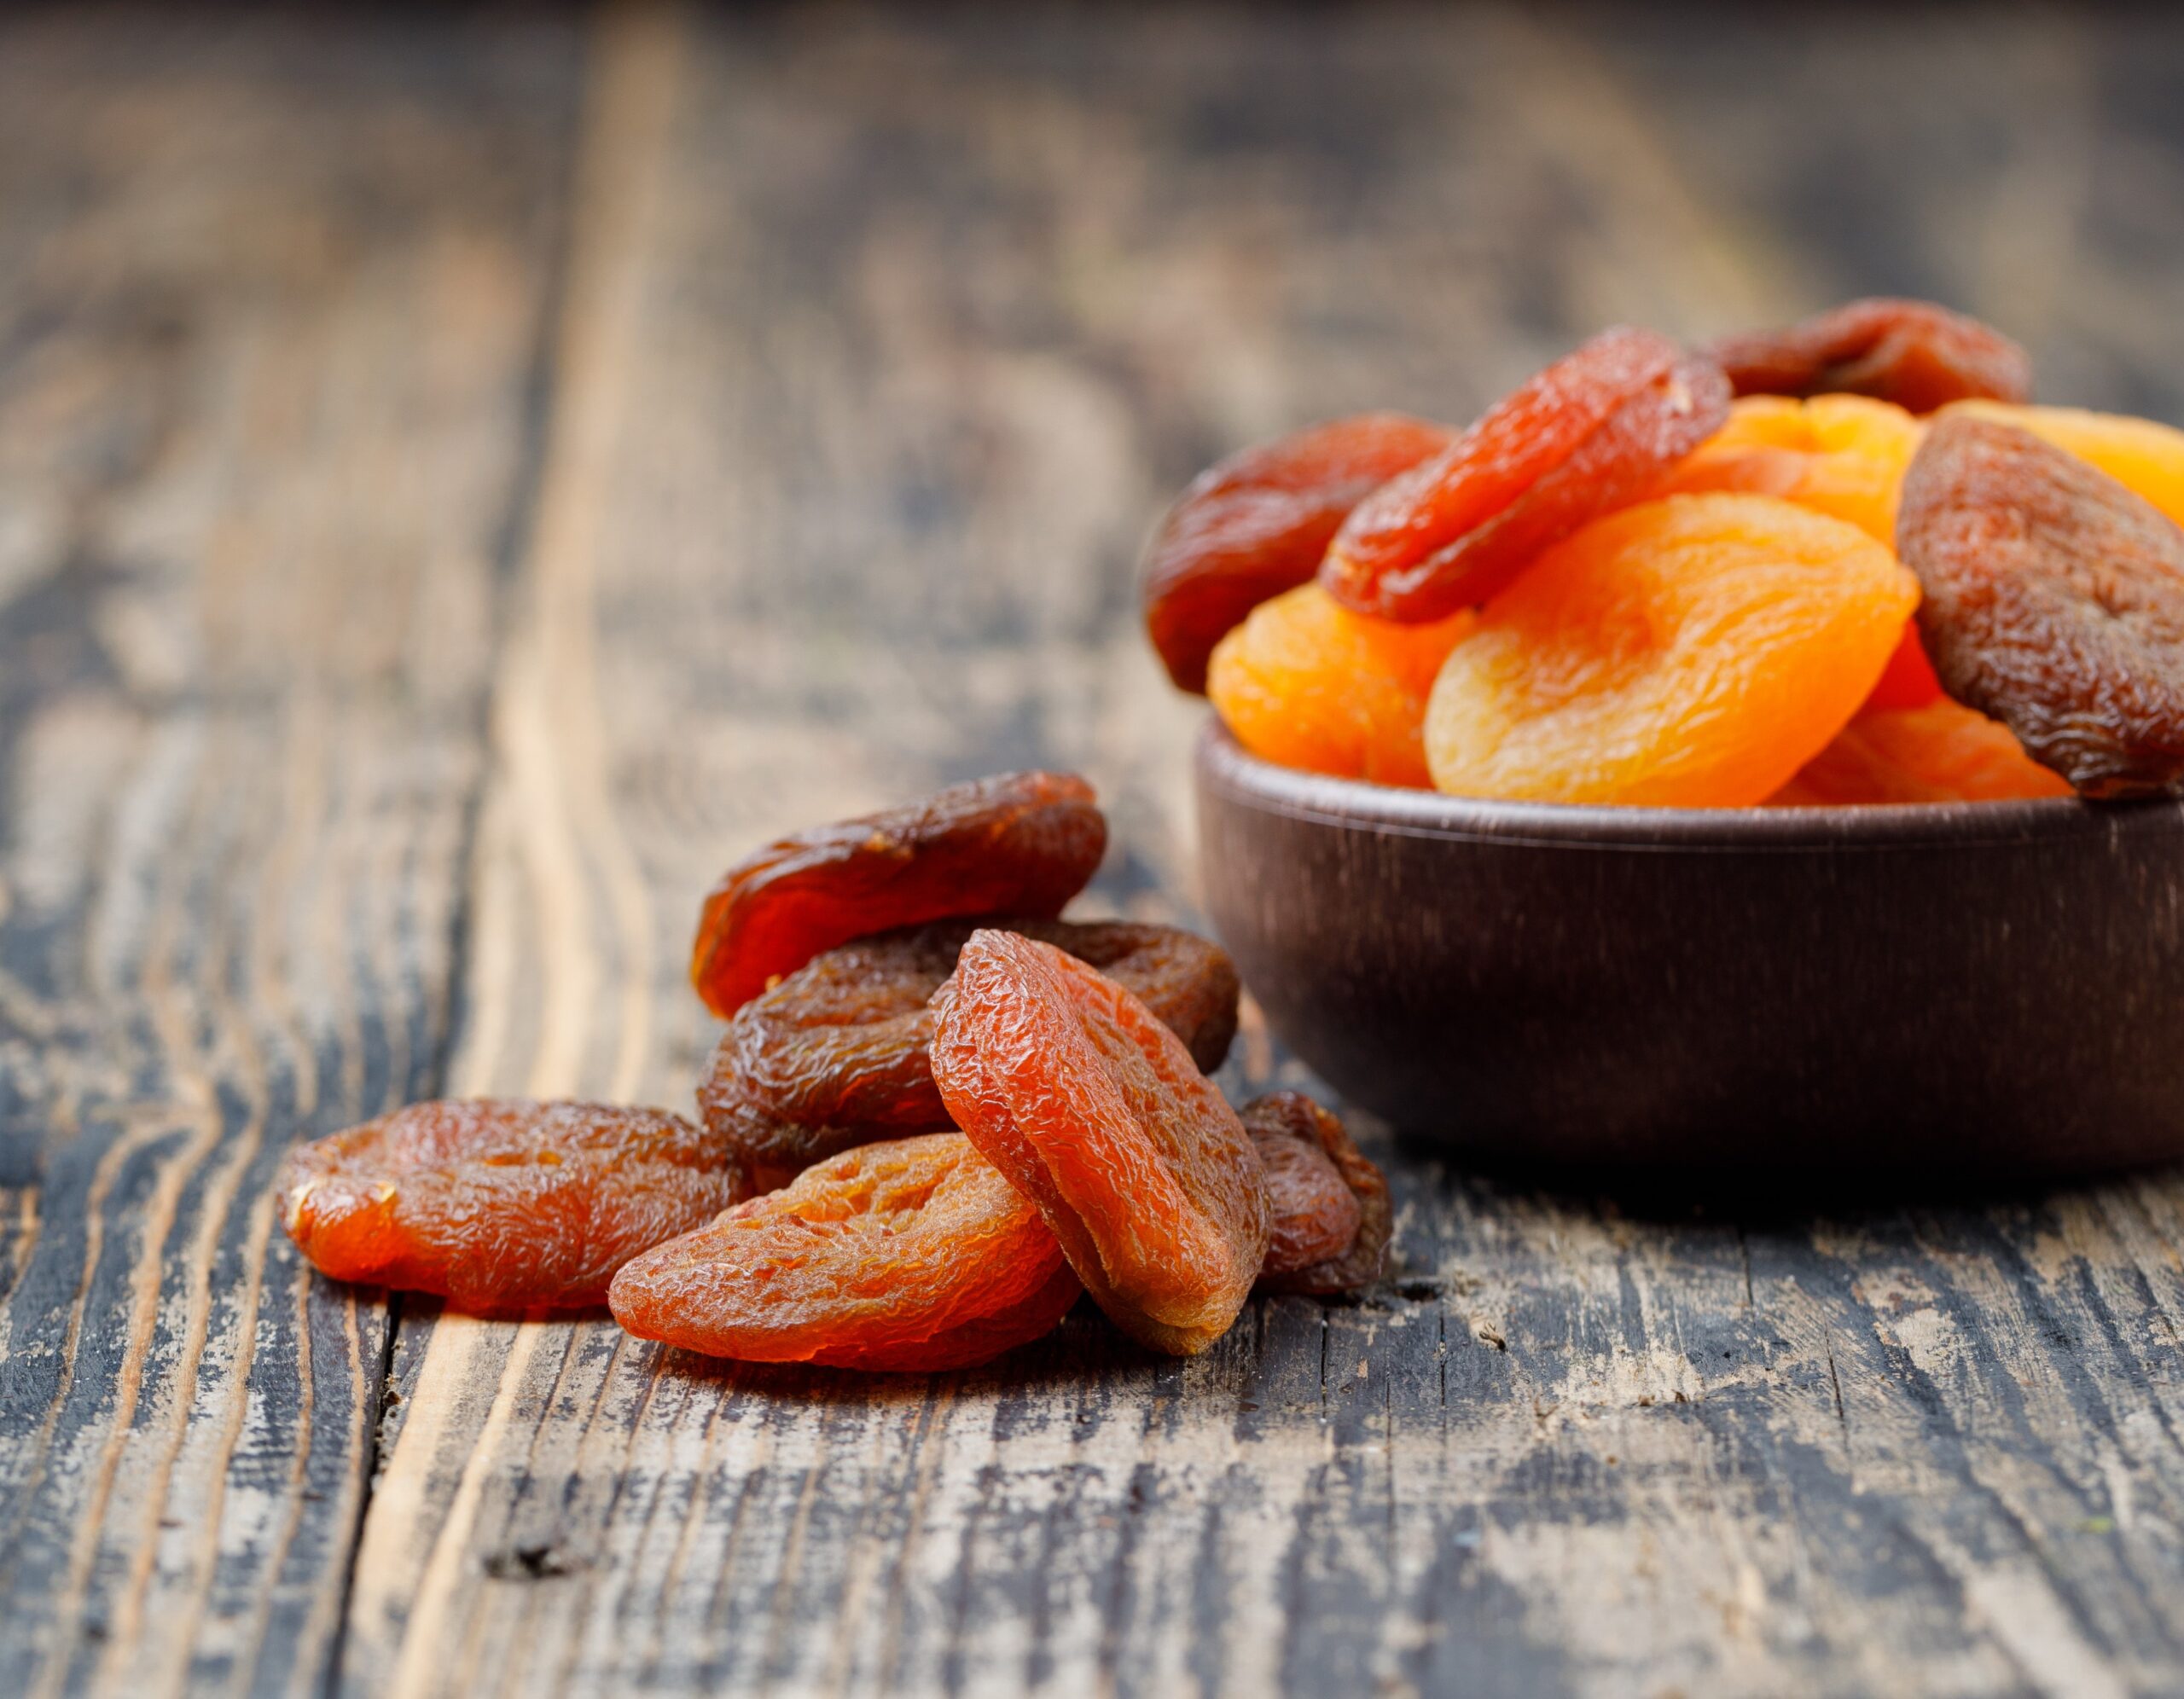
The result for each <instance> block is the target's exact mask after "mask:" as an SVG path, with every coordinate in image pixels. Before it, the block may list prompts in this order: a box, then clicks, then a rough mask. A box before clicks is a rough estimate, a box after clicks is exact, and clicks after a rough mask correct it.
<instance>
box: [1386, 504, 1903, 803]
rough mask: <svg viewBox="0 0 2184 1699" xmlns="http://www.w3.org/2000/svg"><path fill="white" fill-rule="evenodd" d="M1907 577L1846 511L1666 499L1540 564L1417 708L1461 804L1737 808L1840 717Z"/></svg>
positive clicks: (1897, 627)
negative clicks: (1504, 800) (1481, 800)
mask: <svg viewBox="0 0 2184 1699" xmlns="http://www.w3.org/2000/svg"><path fill="white" fill-rule="evenodd" d="M1918 594H1919V591H1918V586H1917V585H1916V584H1915V583H1914V582H1913V581H1912V578H1911V576H1910V574H1909V573H1908V572H1906V571H1904V570H1903V568H1902V566H1900V565H1897V563H1896V559H1895V557H1894V556H1893V555H1891V554H1890V553H1889V552H1888V550H1886V549H1885V548H1882V547H1881V546H1880V545H1879V543H1877V542H1874V541H1873V539H1872V538H1871V537H1869V536H1867V535H1866V534H1865V533H1864V532H1863V531H1860V530H1858V529H1857V528H1856V526H1854V525H1847V524H1845V523H1844V521H1843V520H1840V519H1829V518H1828V517H1827V516H1826V515H1825V514H1821V513H1813V512H1811V511H1809V509H1807V508H1804V507H1797V506H1795V505H1793V504H1792V503H1791V502H1785V501H1782V500H1780V499H1779V498H1777V497H1775V496H1733V495H1720V496H1669V497H1668V498H1666V499H1665V500H1663V501H1658V502H1645V503H1643V504H1641V505H1640V506H1638V507H1628V508H1625V509H1623V511H1622V512H1620V513H1611V514H1609V515H1608V516H1607V517H1606V519H1596V520H1594V522H1593V524H1591V525H1588V526H1587V527H1586V528H1585V529H1584V530H1583V531H1579V532H1578V533H1577V535H1576V536H1572V537H1571V538H1570V539H1569V540H1568V541H1567V542H1564V543H1562V544H1561V545H1560V546H1559V547H1557V548H1554V549H1551V550H1550V551H1548V553H1547V554H1544V555H1542V557H1541V558H1540V559H1539V560H1537V561H1536V562H1534V563H1533V565H1532V566H1531V570H1529V571H1526V572H1525V574H1524V576H1523V577H1520V578H1519V579H1518V580H1517V582H1516V583H1513V584H1512V585H1511V586H1510V587H1509V588H1508V589H1507V590H1505V591H1503V592H1502V594H1501V595H1499V596H1497V597H1496V599H1495V600H1493V601H1491V602H1490V603H1488V604H1487V606H1486V607H1485V608H1484V609H1483V610H1482V611H1481V612H1480V614H1479V621H1478V627H1477V628H1476V629H1474V630H1472V633H1471V634H1470V635H1467V636H1466V637H1464V638H1462V639H1461V640H1460V641H1458V642H1457V644H1456V646H1455V648H1454V649H1452V650H1450V651H1449V658H1448V661H1447V662H1446V664H1443V667H1442V669H1441V676H1440V678H1439V679H1438V681H1436V683H1435V684H1434V687H1433V696H1432V701H1431V703H1430V704H1429V705H1428V706H1427V709H1426V760H1427V762H1428V763H1429V764H1430V765H1431V766H1432V771H1433V780H1434V783H1435V784H1436V785H1437V786H1438V787H1439V788H1440V789H1442V790H1443V791H1446V792H1452V793H1454V794H1456V795H1459V796H1472V797H1516V798H1530V799H1533V800H1537V801H1546V802H1570V803H1648V804H1653V805H1656V806H1664V807H1685V808H1705V807H1730V808H1734V807H1741V806H1745V805H1749V804H1752V803H1759V802H1762V801H1764V800H1765V799H1766V798H1767V797H1770V796H1772V795H1773V794H1774V793H1775V792H1776V791H1778V790H1780V788H1781V787H1782V786H1783V785H1784V784H1786V783H1787V782H1788V780H1789V779H1790V777H1791V775H1792V774H1794V773H1796V772H1797V770H1798V768H1800V767H1802V766H1804V764H1805V763H1806V762H1808V761H1809V760H1811V759H1812V757H1814V756H1815V755H1817V754H1819V753H1820V751H1821V749H1822V748H1823V747H1825V746H1826V745H1827V742H1828V740H1829V739H1831V738H1833V736H1834V735H1835V734H1836V733H1837V732H1838V731H1840V730H1841V729H1842V728H1843V727H1844V724H1845V723H1846V722H1848V721H1849V720H1850V716H1851V714H1852V713H1853V712H1854V711H1855V710H1856V709H1857V707H1858V705H1859V704H1860V703H1861V702H1862V701H1863V700H1864V699H1865V698H1866V696H1867V693H1868V692H1870V691H1871V690H1872V688H1873V684H1874V682H1875V681H1877V680H1878V679H1879V677H1880V675H1881V670H1882V668H1883V667H1884V666H1885V665H1886V664H1887V662H1888V658H1889V655H1890V652H1891V651H1892V650H1893V649H1894V648H1895V647H1896V641H1897V637H1898V635H1899V634H1900V633H1901V631H1902V628H1903V622H1904V619H1905V618H1906V617H1907V616H1908V614H1909V612H1910V611H1911V609H1912V607H1913V606H1914V604H1915V603H1916V601H1917V600H1918Z"/></svg>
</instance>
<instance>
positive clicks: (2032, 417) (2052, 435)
mask: <svg viewBox="0 0 2184 1699" xmlns="http://www.w3.org/2000/svg"><path fill="white" fill-rule="evenodd" d="M1949 412H1950V413H1951V414H1956V413H1966V414H1969V415H1972V417H1973V418H1976V419H1992V420H1998V421H2000V422H2001V423H2002V424H2004V425H2014V426H2017V427H2018V429H2019V430H2022V431H2030V432H2032V434H2033V435H2034V436H2036V437H2037V438H2040V440H2041V441H2042V442H2043V443H2051V444H2053V445H2054V446H2055V447H2057V448H2059V449H2066V450H2068V451H2069V452H2070V453H2071V454H2074V455H2077V457H2078V458H2079V459H2080V460H2082V461H2087V462H2088V463H2089V464H2091V465H2093V466H2096V467H2100V470H2101V471H2103V472H2105V473H2107V474H2108V475H2109V476H2110V477H2111V478H2114V479H2115V480H2116V481H2117V483H2118V484H2122V485H2123V487H2124V488H2125V489H2126V490H2131V491H2132V492H2133V493H2135V494H2136V495H2140V496H2145V497H2146V500H2147V501H2149V502H2152V503H2153V505H2154V506H2155V507H2158V508H2160V509H2161V511H2162V512H2163V513H2166V514H2168V515H2169V518H2170V519H2174V520H2175V522H2176V523H2177V524H2178V525H2184V431H2179V430H2178V429H2177V428H2176V427H2175V426H2173V425H2163V424H2158V423H2157V422H2156V421H2155V420H2151V419H2133V418H2130V417H2129V416H2127V415H2123V414H2120V413H2089V412H2088V411H2086V410H2085V409H2083V408H2078V407H2006V406H2004V405H2002V404H2001V403H1999V402H1992V401H1966V402H1960V403H1958V404H1957V405H1956V406H1955V407H1953V408H1951V409H1949Z"/></svg>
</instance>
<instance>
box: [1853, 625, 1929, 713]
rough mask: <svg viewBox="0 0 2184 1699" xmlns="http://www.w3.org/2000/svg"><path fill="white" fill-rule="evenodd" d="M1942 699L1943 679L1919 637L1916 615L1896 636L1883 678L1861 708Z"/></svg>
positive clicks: (1911, 705) (1916, 704) (1913, 705)
mask: <svg viewBox="0 0 2184 1699" xmlns="http://www.w3.org/2000/svg"><path fill="white" fill-rule="evenodd" d="M1941 699H1942V681H1941V680H1940V679H1939V678H1938V677H1937V676H1936V675H1935V673H1934V664H1933V663H1932V662H1931V661H1930V660H1928V659H1927V658H1926V645H1924V644H1923V643H1921V642H1920V641H1919V622H1918V620H1917V619H1916V618H1911V619H1908V620H1906V621H1904V623H1903V635H1902V636H1901V637H1899V638H1897V639H1896V650H1895V652H1894V653H1893V654H1891V655H1890V656H1889V658H1888V664H1887V665H1886V666H1885V667H1883V668H1882V669H1881V674H1880V682H1879V683H1878V684H1876V685H1875V686H1873V693H1872V694H1871V695H1869V696H1868V697H1867V698H1866V702H1865V706H1864V707H1863V708H1862V709H1861V710H1859V711H1860V712H1862V713H1873V712H1875V711H1878V710H1883V709H1895V708H1923V707H1925V706H1926V705H1927V704H1928V703H1929V702H1938V701H1940V700H1941Z"/></svg>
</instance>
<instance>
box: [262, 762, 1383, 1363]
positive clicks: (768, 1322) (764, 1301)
mask: <svg viewBox="0 0 2184 1699" xmlns="http://www.w3.org/2000/svg"><path fill="white" fill-rule="evenodd" d="M1106 848H1107V821H1106V817H1105V816H1104V815H1102V814H1101V811H1100V809H1099V808H1098V806H1097V805H1096V803H1095V798H1094V797H1093V793H1092V789H1091V787H1090V786H1089V785H1087V784H1086V783H1085V782H1084V781H1083V780H1082V779H1078V778H1077V777H1075V776H1073V775H1071V774H1053V773H1017V774H1002V775H1001V776H999V777H996V778H992V779H985V780H977V781H975V782H973V783H970V784H967V785H959V786H954V787H952V788H950V789H948V790H945V791H942V792H938V794H936V795H934V796H932V797H927V798H926V800H924V801H923V802H921V803H914V804H911V805H909V806H908V807H903V808H898V809H890V810H888V811H886V812H885V813H881V814H877V815H867V816H864V817H863V818H860V819H857V820H850V821H840V822H839V823H836V824H834V825H830V826H820V827H816V828H815V829H813V830H810V831H807V832H798V833H796V834H794V835H793V836H791V837H788V838H783V839H781V841H780V842H778V843H775V844H769V845H768V846H766V847H765V848H764V849H763V850H759V851H758V853H757V854H755V855H751V856H749V857H747V858H746V859H745V860H744V861H741V862H739V863H738V864H737V865H736V866H735V867H732V868H730V869H729V872H728V873H727V874H726V875H725V876H724V877H723V878H722V880H721V882H720V883H719V884H717V886H716V887H715V888H714V889H713V890H712V893H711V894H710V895H709V896H707V898H706V903H705V907H704V911H703V913H702V914H701V915H700V920H699V925H698V936H697V942H696V946H695V948H694V951H693V953H692V960H691V978H692V981H693V983H694V984H695V986H696V988H697V989H698V993H699V994H700V996H701V997H702V998H704V1000H705V1001H706V1005H707V1006H709V1007H710V1008H711V1009H712V1011H713V1012H715V1013H716V1014H717V1015H720V1016H722V1017H723V1018H725V1019H726V1020H727V1022H728V1029H727V1031H726V1033H725V1034H724V1035H723V1037H722V1039H721V1041H720V1044H719V1047H718V1048H717V1051H716V1052H715V1053H714V1056H713V1059H712V1065H711V1067H710V1068H709V1070H707V1073H706V1078H705V1081H703V1083H702V1084H701V1085H700V1088H699V1092H698V1102H699V1109H700V1116H701V1119H702V1121H703V1123H704V1124H703V1126H702V1127H700V1126H696V1125H694V1124H692V1123H691V1122H688V1121H686V1120H684V1119H683V1117H681V1116H675V1115H670V1114H666V1113H665V1112H663V1111H660V1110H649V1109H631V1108H623V1107H618V1106H615V1105H604V1104H584V1103H533V1102H524V1101H517V1100H513V1099H487V1100H473V1101H450V1102H440V1103H421V1104H413V1105H410V1107H408V1108H406V1109H403V1110H397V1111H395V1112H394V1113H392V1114H391V1115H386V1116H381V1117H380V1118H379V1119H378V1120H375V1121H372V1122H366V1123H365V1124H364V1125H363V1126H361V1127H357V1128H351V1129H350V1130H348V1131H347V1132H344V1133H338V1134H334V1135H333V1136H332V1137H330V1138H326V1139H319V1140H318V1141H317V1142H316V1143H315V1144H311V1145H305V1146H303V1147H302V1148H300V1149H299V1150H298V1151H295V1152H294V1153H293V1155H292V1156H291V1157H289V1159H288V1167H287V1169H286V1172H285V1173H284V1174H283V1176H282V1191H281V1200H280V1203H281V1219H282V1222H283V1224H284V1225H285V1226H287V1228H288V1232H289V1234H290V1235H291V1236H292V1237H293V1238H294V1239H295V1241H296V1243H297V1244H298V1245H299V1246H300V1247H301V1248H302V1250H303V1252H304V1254H305V1255H306V1256H307V1257H309V1258H310V1260H311V1261H312V1262H313V1263H314V1264H315V1265H317V1267H318V1268H320V1269H321V1270H322V1271H323V1272H324V1273H328V1274H329V1275H332V1276H334V1278H336V1279H345V1280H356V1281H363V1282H369V1283H371V1284H378V1285H385V1286H392V1287H399V1288H404V1289H408V1290H420V1291H427V1292H435V1293H439V1294H440V1295H442V1296H444V1297H446V1298H447V1299H448V1300H449V1301H450V1302H453V1303H455V1304H456V1305H458V1306H460V1307H462V1308H468V1309H472V1310H478V1311H483V1312H485V1313H510V1312H520V1311H523V1310H528V1309H538V1308H586V1307H596V1306H597V1305H599V1304H601V1303H605V1304H607V1306H609V1307H610V1308H612V1309H613V1313H614V1315H615V1318H616V1319H618V1320H619V1322H620V1323H621V1324H622V1325H623V1326H624V1327H625V1328H626V1329H628V1330H629V1331H630V1332H631V1333H634V1334H636V1335H638V1336H639V1337H643V1338H648V1339H658V1340H664V1341H666V1342H669V1343H671V1344H673V1345H678V1346H682V1347H684V1348H688V1349H690V1350H694V1351H700V1352H705V1353H707V1354H712V1355H715V1356H723V1357H734V1358H741V1359H745V1360H752V1361H758V1362H809V1363H821V1364H828V1365H831V1366H838V1367H843V1368H852V1369H866V1370H905V1371H935V1370H942V1369H955V1368H966V1367H969V1366H973V1365H975V1364H979V1363H983V1362H985V1361H987V1360H989V1359H990V1358H992V1357H995V1356H996V1355H998V1354H1000V1353H1002V1352H1003V1351H1006V1350H1008V1349H1009V1348H1011V1347H1012V1346H1016V1345H1020V1344H1024V1343H1025V1342H1029V1341H1031V1340H1033V1339H1036V1338H1037V1337H1039V1336H1041V1335H1042V1334H1044V1333H1046V1332H1048V1331H1049V1330H1051V1329H1052V1328H1053V1327H1054V1325H1056V1324H1057V1323H1058V1322H1059V1321H1060V1319H1061V1318H1062V1316H1063V1314H1064V1313H1066V1311H1067V1310H1068V1309H1069V1308H1070V1307H1071V1306H1072V1304H1074V1303H1075V1302H1077V1298H1078V1297H1079V1296H1081V1295H1082V1294H1083V1293H1085V1292H1088V1291H1089V1293H1090V1294H1091V1296H1092V1297H1093V1300H1094V1301H1095V1302H1096V1303H1097V1304H1098V1305H1099V1307H1100V1308H1101V1309H1102V1310H1104V1311H1106V1312H1107V1314H1108V1315H1109V1316H1110V1317H1112V1319H1113V1320H1114V1321H1115V1322H1116V1324H1117V1325H1119V1326H1120V1327H1121V1328H1122V1329H1123V1331H1124V1332H1126V1333H1128V1334H1129V1335H1130V1337H1133V1338H1135V1339H1136V1340H1138V1341H1140V1342H1142V1343H1144V1344H1145V1345H1147V1346H1149V1347H1151V1348H1153V1349H1156V1350H1160V1351H1167V1352H1172V1353H1175V1354H1179V1355H1187V1354H1191V1353H1194V1352H1197V1351H1201V1350H1204V1349H1205V1348H1206V1347H1207V1346H1208V1345H1210V1344H1211V1343H1212V1342H1213V1341H1215V1340H1216V1339H1217V1338H1219V1337H1221V1336H1222V1334H1223V1333H1224V1332H1225V1331H1227V1330H1228V1328H1229V1324H1230V1323H1231V1322H1233V1321H1234V1319H1235V1318H1236V1316H1237V1314H1238V1313H1239V1312H1240V1310H1241V1309H1242V1308H1243V1305H1244V1302H1245V1300H1246V1298H1248V1297H1249V1296H1251V1294H1252V1291H1253V1290H1255V1289H1256V1290H1260V1291H1276V1292H1298V1293H1319V1294H1333V1293H1339V1292H1345V1291H1350V1290H1355V1289H1356V1288H1358V1287H1361V1286H1364V1285H1368V1284H1371V1283H1372V1282H1373V1281H1374V1280H1376V1279H1379V1278H1380V1272H1381V1266H1382V1264H1383V1262H1384V1261H1385V1256H1386V1253H1387V1246H1388V1238H1389V1231H1390V1226H1391V1215H1390V1209H1389V1201H1388V1191H1387V1185H1386V1182H1385V1180H1384V1179H1383V1177H1382V1175H1381V1174H1380V1170H1379V1169H1378V1168H1375V1167H1374V1165H1373V1163H1370V1162H1369V1161H1368V1160H1367V1159H1366V1158H1365V1157H1363V1156H1362V1154H1361V1153H1360V1152H1359V1151H1358V1150H1357V1147H1356V1145H1355V1144H1354V1143H1352V1142H1351V1140H1350V1136H1349V1134H1348V1133H1347V1132H1345V1129H1344V1128H1343V1125H1342V1123H1341V1122H1339V1120H1338V1119H1336V1117H1335V1116H1333V1115H1331V1114H1329V1113H1328V1112H1327V1110H1324V1109H1322V1108H1321V1107H1320V1106H1319V1105H1317V1104H1316V1103H1314V1102H1313V1101H1312V1100H1311V1099H1310V1098H1307V1097H1305V1096H1304V1095H1302V1094H1301V1093H1296V1092H1276V1093H1273V1094H1271V1095H1269V1096H1267V1097H1262V1098H1259V1099H1256V1100H1255V1101H1253V1102H1252V1103H1249V1104H1246V1105H1245V1106H1244V1108H1243V1110H1241V1112H1239V1111H1238V1110H1234V1109H1232V1108H1231V1107H1230V1106H1229V1103H1228V1100H1227V1099H1225V1098H1224V1097H1223V1095H1222V1093H1221V1091H1220V1089H1219V1088H1218V1087H1217V1086H1215V1085H1214V1083H1213V1082H1212V1081H1211V1080H1209V1079H1208V1078H1207V1077H1206V1075H1207V1073H1208V1072H1209V1071H1210V1070H1213V1069H1216V1068H1217V1067H1219V1066H1220V1065H1221V1062H1222V1060H1223V1058H1224V1057H1225V1056H1226V1055H1227V1054H1228V1051H1229V1042H1230V1041H1231V1040H1232V1039H1233V1038H1234V1035H1235V1031H1236V1014H1237V999H1238V987H1237V981H1236V972H1235V969H1234V967H1233V966H1232V965H1230V963H1229V958H1228V956H1227V955H1226V954H1224V953H1223V951H1222V950H1221V949H1220V948H1218V947H1217V946H1216V945H1214V944H1211V943H1209V942H1206V941H1205V939H1203V938H1199V937H1194V936H1192V935H1191V934H1190V933H1188V932H1185V931H1180V930H1178V929H1177V928H1175V927H1172V926H1157V925H1137V924H1131V923H1124V922H1118V921H1102V922H1090V923H1081V922H1072V921H1067V920H1063V919H1059V918H1058V917H1059V916H1060V913H1061V911H1062V909H1063V907H1065V906H1066V904H1067V903H1068V902H1069V901H1070V899H1071V898H1072V897H1073V896H1076V895H1077V892H1078V891H1079V890H1082V889H1083V886H1084V884H1086V882H1087V881H1088V880H1089V879H1090V878H1091V877H1092V875H1093V873H1095V871H1096V870H1097V868H1098V867H1099V865H1100V861H1101V856H1102V855H1103V854H1104V853H1105V851H1106Z"/></svg>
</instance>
